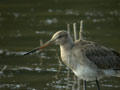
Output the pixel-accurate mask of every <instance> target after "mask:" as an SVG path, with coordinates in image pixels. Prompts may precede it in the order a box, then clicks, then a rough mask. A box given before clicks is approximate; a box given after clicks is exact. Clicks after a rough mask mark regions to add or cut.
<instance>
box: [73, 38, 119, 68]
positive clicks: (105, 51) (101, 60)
mask: <svg viewBox="0 0 120 90" xmlns="http://www.w3.org/2000/svg"><path fill="white" fill-rule="evenodd" d="M75 46H76V47H79V48H80V49H81V52H82V54H83V55H85V57H86V58H88V59H89V60H90V61H91V62H92V63H94V65H96V66H97V67H98V68H99V69H114V70H120V54H119V53H117V52H116V51H114V50H113V49H109V48H106V47H104V46H101V45H99V44H97V43H95V42H91V41H87V40H79V41H76V42H75Z"/></svg>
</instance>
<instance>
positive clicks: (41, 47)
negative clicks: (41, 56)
mask: <svg viewBox="0 0 120 90" xmlns="http://www.w3.org/2000/svg"><path fill="white" fill-rule="evenodd" d="M51 44H52V40H50V41H48V42H46V43H45V44H43V45H42V46H40V47H39V48H36V49H34V50H32V51H29V52H27V53H25V54H24V56H25V55H29V54H30V53H33V52H36V51H38V50H41V49H43V48H45V47H47V46H49V45H51Z"/></svg>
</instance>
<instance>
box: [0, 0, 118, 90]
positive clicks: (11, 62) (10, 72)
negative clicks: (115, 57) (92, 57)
mask: <svg viewBox="0 0 120 90" xmlns="http://www.w3.org/2000/svg"><path fill="white" fill-rule="evenodd" d="M80 20H83V21H84V24H83V28H84V32H83V34H84V37H85V38H86V39H88V40H91V41H95V42H98V43H100V44H102V45H105V46H106V47H109V48H114V49H115V50H116V51H118V52H119V51H120V1H119V0H1V1H0V69H2V68H3V67H4V66H5V65H7V68H6V69H5V70H4V72H3V73H2V74H0V90H21V89H22V90H64V89H65V88H66V83H67V79H66V76H67V69H66V66H65V65H64V64H63V65H62V70H61V71H60V72H59V74H58V75H57V76H58V78H55V75H56V74H57V73H58V71H59V63H58V59H57V57H56V56H55V54H56V51H55V49H56V48H57V49H58V51H59V47H57V46H51V47H48V48H46V49H45V50H44V51H43V52H41V53H37V54H33V55H29V56H26V57H23V56H22V55H23V54H24V53H25V52H27V51H29V50H32V49H33V48H35V47H37V46H39V44H40V39H42V40H43V42H45V41H47V40H49V39H50V38H51V36H52V35H53V34H54V33H55V32H56V31H58V30H66V29H67V25H66V24H68V23H69V24H70V25H71V30H72V24H73V23H74V22H75V23H77V30H79V22H80ZM119 80H120V78H105V79H102V80H101V81H100V83H101V88H102V90H113V89H114V90H119V89H120V84H119V83H120V81H119ZM72 85H73V73H72V72H71V75H70V85H69V88H70V89H69V90H71V86H72ZM88 90H96V86H95V82H88Z"/></svg>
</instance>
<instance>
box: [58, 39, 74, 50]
mask: <svg viewBox="0 0 120 90" xmlns="http://www.w3.org/2000/svg"><path fill="white" fill-rule="evenodd" d="M73 46H74V42H73V41H72V40H69V41H67V42H65V43H64V44H62V45H60V49H61V50H66V51H69V50H71V49H72V47H73Z"/></svg>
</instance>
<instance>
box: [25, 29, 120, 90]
mask: <svg viewBox="0 0 120 90" xmlns="http://www.w3.org/2000/svg"><path fill="white" fill-rule="evenodd" d="M51 44H57V45H60V52H61V58H62V61H63V62H64V63H65V64H66V65H67V66H68V67H69V68H70V69H71V70H72V71H73V72H74V74H75V75H76V76H77V77H78V78H79V79H80V80H81V79H82V80H83V81H84V83H83V85H84V88H83V89H84V90H86V81H93V80H95V81H96V85H97V90H100V87H99V79H101V78H103V77H108V76H117V77H119V76H120V54H119V53H117V52H116V51H114V50H112V49H108V48H106V47H104V46H101V45H99V44H97V43H95V42H91V41H87V40H83V39H81V40H78V41H75V42H73V40H72V38H71V36H70V34H69V33H68V32H67V31H64V30H62V31H58V32H56V33H55V34H54V35H53V36H52V38H51V39H50V40H49V41H48V42H46V43H45V44H43V45H42V46H41V47H40V48H37V49H35V50H32V51H30V52H28V53H26V54H24V55H27V54H29V53H32V52H35V51H37V50H41V49H43V48H45V47H47V46H49V45H51Z"/></svg>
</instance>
